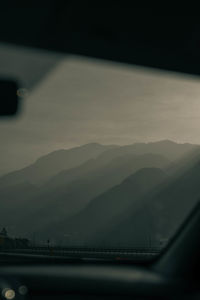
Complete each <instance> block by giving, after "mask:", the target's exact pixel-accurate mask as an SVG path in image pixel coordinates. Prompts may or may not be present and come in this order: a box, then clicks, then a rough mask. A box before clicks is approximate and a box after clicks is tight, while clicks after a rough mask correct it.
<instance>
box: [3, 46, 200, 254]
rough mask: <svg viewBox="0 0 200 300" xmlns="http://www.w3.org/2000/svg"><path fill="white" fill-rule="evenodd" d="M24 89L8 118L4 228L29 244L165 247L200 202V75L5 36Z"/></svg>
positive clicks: (6, 66)
mask: <svg viewBox="0 0 200 300" xmlns="http://www.w3.org/2000/svg"><path fill="white" fill-rule="evenodd" d="M0 54H1V56H0V60H1V68H0V75H2V74H7V76H11V75H12V76H15V77H17V78H19V79H20V80H21V81H22V82H23V84H24V88H26V89H27V94H28V96H27V98H26V99H25V100H24V108H23V109H22V113H21V115H20V116H19V117H18V118H16V120H6V119H5V120H3V121H1V124H0V135H1V156H0V199H1V200H0V228H4V230H3V232H7V234H8V235H9V236H10V237H13V238H15V237H17V238H22V239H28V240H29V241H30V242H31V243H32V245H41V246H46V245H49V244H50V245H52V246H60V247H88V248H123V249H124V248H126V249H127V248H137V247H141V248H151V247H152V248H162V247H164V246H165V245H166V243H167V242H168V241H169V240H170V239H171V237H172V236H173V235H174V233H175V232H176V230H177V229H178V228H179V227H180V225H181V224H182V222H183V221H184V220H185V218H186V217H187V216H188V214H189V212H190V211H191V210H192V208H193V207H194V206H195V204H196V203H197V202H198V201H199V197H200V185H199V176H200V137H199V124H200V123H199V111H200V104H199V95H200V82H199V79H197V78H193V77H192V76H186V75H179V76H178V75H176V74H175V73H170V72H163V71H162V72H161V71H155V70H153V69H152V70H151V69H147V68H142V67H134V66H133V67H128V66H125V65H123V64H116V63H108V62H105V61H101V62H100V61H97V60H94V59H86V58H81V57H72V56H63V55H61V54H55V53H51V52H45V51H39V50H37V51H33V50H31V49H21V48H17V47H16V48H11V47H9V46H8V45H0Z"/></svg>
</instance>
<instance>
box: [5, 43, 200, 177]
mask: <svg viewBox="0 0 200 300" xmlns="http://www.w3.org/2000/svg"><path fill="white" fill-rule="evenodd" d="M0 75H2V76H5V75H7V76H11V75H13V76H14V77H18V78H19V79H21V82H22V83H23V86H25V87H27V88H30V93H29V96H28V97H27V99H26V100H25V101H24V109H23V111H22V113H21V115H20V116H19V117H18V118H16V119H12V120H8V119H7V120H6V119H5V120H3V119H2V120H1V121H0V139H1V146H0V147H1V150H0V151H1V152H0V174H1V173H3V172H7V171H9V170H14V169H17V168H20V167H23V166H25V165H27V164H29V163H31V162H33V161H34V160H35V159H36V158H38V157H39V156H41V155H43V154H45V153H48V152H51V151H53V150H56V149H60V148H69V147H73V146H77V145H80V144H84V143H90V142H99V143H102V144H121V145H123V144H131V143H135V142H148V141H156V140H162V139H171V140H174V141H178V142H191V143H200V134H199V131H200V130H199V127H200V80H199V79H198V78H194V77H192V76H186V75H176V74H175V73H170V72H160V71H155V70H151V69H145V68H142V67H141V68H140V67H135V66H127V65H123V64H117V63H108V62H103V61H97V60H94V59H86V58H81V57H72V56H63V55H58V54H53V53H48V52H47V53H46V52H44V51H43V52H40V51H36V52H35V51H32V50H25V49H18V48H11V47H9V46H5V45H1V46H0Z"/></svg>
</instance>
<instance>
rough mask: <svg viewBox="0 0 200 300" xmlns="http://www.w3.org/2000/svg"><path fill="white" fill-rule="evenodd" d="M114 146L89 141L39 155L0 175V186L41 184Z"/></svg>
mask: <svg viewBox="0 0 200 300" xmlns="http://www.w3.org/2000/svg"><path fill="white" fill-rule="evenodd" d="M114 147H116V146H103V145H100V144H97V143H91V144H86V145H83V146H80V147H76V148H71V149H67V150H57V151H54V152H51V153H49V154H47V155H44V156H42V157H40V158H39V159H38V160H36V162H35V163H33V164H32V165H30V166H28V167H26V168H23V169H21V170H18V171H14V172H11V173H9V174H6V175H4V176H2V177H1V178H0V186H6V185H16V184H19V183H22V182H24V181H29V182H30V183H33V184H38V183H39V184H41V183H43V182H44V181H45V180H47V179H49V178H50V177H52V176H54V175H55V174H57V173H58V172H60V171H62V170H67V169H70V168H74V167H76V166H78V165H80V164H82V163H84V162H85V161H87V160H88V159H91V158H96V157H97V156H98V155H99V154H101V153H103V152H104V151H105V150H107V149H113V148H114Z"/></svg>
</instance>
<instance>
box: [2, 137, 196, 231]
mask: <svg viewBox="0 0 200 300" xmlns="http://www.w3.org/2000/svg"><path fill="white" fill-rule="evenodd" d="M198 149H199V146H196V145H192V144H177V143H174V142H171V141H167V140H165V141H159V142H155V143H139V144H133V145H128V146H112V145H111V146H102V145H99V144H96V143H92V144H87V145H83V146H80V147H76V148H72V149H69V150H58V151H55V152H52V153H50V154H48V155H45V156H43V157H41V158H40V159H38V160H37V161H36V162H35V163H34V164H32V165H30V166H29V167H27V168H24V169H22V170H18V171H15V172H12V173H9V174H7V175H5V176H3V177H1V178H0V199H1V201H0V219H1V220H2V222H3V221H4V220H6V222H7V224H13V222H15V221H16V222H15V227H16V230H18V232H21V233H23V234H24V233H27V234H28V233H31V232H36V233H37V232H43V233H45V234H47V233H48V232H49V234H51V233H52V232H55V231H56V230H58V229H59V228H60V230H61V228H62V224H63V226H64V224H65V222H68V221H67V219H68V218H70V217H71V216H73V215H74V216H75V215H76V214H77V213H78V212H80V211H81V210H83V209H84V208H85V207H86V205H88V203H89V202H90V201H91V203H90V204H89V205H88V207H87V209H89V211H91V213H90V214H91V215H92V214H93V213H94V212H93V211H94V210H95V206H96V205H97V207H99V211H101V215H103V210H104V208H103V207H104V206H106V204H105V203H106V202H107V203H109V205H110V206H109V208H108V211H109V212H110V214H111V215H112V213H114V211H116V212H117V213H118V212H120V210H121V209H123V208H122V207H123V204H122V203H123V202H122V201H120V199H121V197H123V201H124V205H125V206H126V205H127V206H128V205H129V201H130V202H131V199H132V198H131V197H130V198H128V197H126V198H124V195H125V194H126V191H125V190H126V188H127V189H128V193H129V192H130V194H131V193H133V191H134V193H135V197H134V199H136V198H138V199H139V198H140V197H141V195H142V194H143V193H144V192H145V191H147V190H148V188H149V186H151V184H152V182H151V180H150V178H149V179H148V180H146V187H145V184H144V186H143V188H142V189H141V190H140V185H139V179H138V185H136V182H137V181H136V179H134V180H133V182H132V181H131V184H133V186H132V187H131V185H129V184H128V182H129V183H130V181H129V180H130V178H129V179H127V181H126V180H125V179H126V178H127V177H128V176H130V175H131V176H133V178H134V175H132V174H134V173H135V172H137V171H138V170H140V169H142V168H146V170H147V168H161V169H166V168H167V166H168V165H169V162H170V161H169V159H171V160H175V159H177V158H178V159H179V160H180V162H179V174H181V172H182V171H180V170H181V168H182V167H183V169H182V170H185V169H184V163H185V157H187V160H186V161H188V162H187V163H188V166H190V164H192V161H193V162H194V161H195V162H196V161H197V157H198V155H197V154H195V155H196V156H195V157H196V158H195V160H191V161H190V158H192V157H193V156H190V154H191V155H193V153H195V151H197V152H198V151H199V150H198ZM186 154H188V156H187V155H186ZM165 156H166V157H167V158H166V157H165ZM192 159H193V158H192ZM189 161H190V163H189ZM180 166H181V167H180ZM171 169H173V168H172V167H171ZM175 169H176V167H175ZM141 172H142V171H141ZM160 172H162V171H160ZM170 172H171V170H170ZM171 173H174V170H173V171H172V172H171ZM175 173H176V172H175ZM139 174H143V173H138V174H137V176H139ZM143 176H144V174H143ZM138 178H139V177H138ZM144 178H145V176H144ZM144 178H143V177H142V178H141V182H144V181H145V179H144ZM161 178H162V176H161ZM124 180H125V181H124ZM154 180H155V181H156V176H155V178H154V176H153V177H152V181H154ZM174 180H175V179H174ZM122 181H123V183H122ZM121 184H122V186H121ZM35 185H36V186H35ZM37 185H38V186H37ZM117 185H118V186H117ZM119 186H120V188H119ZM152 186H153V185H152ZM6 187H9V188H6ZM29 187H30V188H29ZM125 187H126V188H125ZM128 187H129V188H128ZM112 188H113V189H112ZM174 189H175V188H174ZM103 193H105V194H104V196H103ZM104 197H105V200H104ZM151 197H152V198H153V196H152V195H151V193H150V195H149V197H148V200H149V199H150V198H151ZM114 198H115V199H117V202H116V203H118V205H117V206H116V207H115V210H114V209H113V210H112V204H114V201H113V200H112V199H114ZM2 199H3V200H2ZM163 199H164V198H163ZM93 201H94V203H96V204H94V206H93V204H92V203H93ZM152 201H154V200H152ZM8 203H10V205H12V204H11V203H13V205H12V208H11V207H10V209H9V205H8ZM97 203H98V204H97ZM92 207H93V208H92ZM15 208H16V209H15ZM105 209H106V208H105ZM13 212H14V217H12V215H11V213H13ZM133 213H134V209H133ZM94 215H95V213H94ZM5 216H6V219H5ZM105 216H106V215H105ZM108 216H109V214H108ZM93 219H94V218H93ZM121 221H123V220H121V219H120V222H121ZM96 224H97V222H96ZM2 225H4V224H2ZM54 226H55V227H54ZM90 226H93V224H90ZM97 229H98V230H99V228H96V229H95V230H97ZM63 230H65V231H66V230H68V228H65V227H63Z"/></svg>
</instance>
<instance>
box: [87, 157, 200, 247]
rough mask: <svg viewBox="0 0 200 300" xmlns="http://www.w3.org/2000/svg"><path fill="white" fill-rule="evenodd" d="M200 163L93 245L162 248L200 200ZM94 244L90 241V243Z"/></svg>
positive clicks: (124, 218)
mask: <svg viewBox="0 0 200 300" xmlns="http://www.w3.org/2000/svg"><path fill="white" fill-rule="evenodd" d="M199 178H200V162H198V163H197V164H196V165H195V166H193V167H192V168H191V169H189V170H188V171H187V172H185V173H184V174H182V175H181V176H180V177H179V178H178V179H174V180H173V181H171V182H170V183H169V184H168V185H167V186H164V187H163V188H162V189H161V190H158V192H157V193H152V194H151V193H150V194H149V195H148V196H146V202H145V199H143V206H142V207H141V208H139V209H138V210H135V209H134V207H132V209H131V208H130V209H129V212H127V211H126V214H124V215H123V214H122V215H121V218H119V220H120V221H119V222H118V223H116V225H115V226H114V228H113V227H112V228H111V230H110V231H109V230H107V231H106V232H105V231H104V232H101V234H100V235H99V237H97V235H96V238H94V237H93V241H92V243H93V244H94V243H97V244H103V245H107V246H108V247H110V246H112V247H115V246H118V247H119V246H120V247H122V248H123V247H125V246H126V247H134V246H138V245H139V246H143V247H144V246H146V247H147V246H161V245H162V243H163V242H165V241H167V240H168V239H169V238H170V237H172V236H173V234H174V233H175V232H176V230H177V229H178V228H179V227H180V225H181V224H182V222H183V221H184V220H185V219H186V217H187V215H188V214H189V212H190V211H191V210H192V208H193V207H194V206H195V204H196V203H197V202H198V201H199V199H200V185H199ZM90 242H91V241H90Z"/></svg>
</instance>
